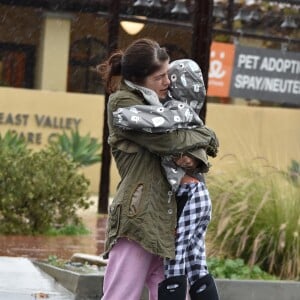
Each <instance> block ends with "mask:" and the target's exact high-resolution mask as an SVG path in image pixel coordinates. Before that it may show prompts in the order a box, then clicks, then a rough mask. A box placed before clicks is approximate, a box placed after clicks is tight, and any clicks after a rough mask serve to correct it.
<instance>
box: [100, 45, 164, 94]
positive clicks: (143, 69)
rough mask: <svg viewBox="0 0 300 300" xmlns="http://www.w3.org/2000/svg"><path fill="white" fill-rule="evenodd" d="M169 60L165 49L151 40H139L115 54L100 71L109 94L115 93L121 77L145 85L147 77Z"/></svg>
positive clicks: (103, 64)
mask: <svg viewBox="0 0 300 300" xmlns="http://www.w3.org/2000/svg"><path fill="white" fill-rule="evenodd" d="M168 59H169V55H168V54H167V51H166V49H165V48H161V47H160V46H159V44H158V43H157V42H155V41H153V40H151V39H138V40H136V41H134V42H133V43H132V44H131V45H129V46H128V47H127V49H126V50H125V51H124V52H123V51H121V50H118V51H116V52H114V53H113V54H112V55H111V56H110V57H109V58H108V59H107V60H106V61H105V62H104V63H102V64H101V65H99V67H98V70H99V72H100V75H101V77H102V78H103V79H104V80H105V88H106V91H107V92H108V93H111V92H114V91H115V90H116V89H117V87H118V85H119V83H120V79H121V77H123V79H126V80H129V81H132V82H133V83H136V84H143V82H144V81H145V79H146V77H147V76H149V75H151V74H153V73H154V72H156V71H157V70H159V69H160V67H161V65H162V64H163V63H164V62H165V61H167V60H168Z"/></svg>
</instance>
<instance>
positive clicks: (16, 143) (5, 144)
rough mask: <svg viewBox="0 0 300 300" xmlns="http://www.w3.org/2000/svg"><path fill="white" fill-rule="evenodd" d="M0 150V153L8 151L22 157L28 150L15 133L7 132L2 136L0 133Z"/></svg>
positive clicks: (24, 142)
mask: <svg viewBox="0 0 300 300" xmlns="http://www.w3.org/2000/svg"><path fill="white" fill-rule="evenodd" d="M0 148H1V152H2V153H3V152H4V151H10V152H12V151H13V152H15V153H18V154H19V155H22V153H28V152H29V151H30V150H29V149H28V148H27V143H26V141H25V140H24V139H22V138H20V137H19V136H18V135H17V133H15V132H12V131H10V130H8V131H7V132H6V133H5V135H4V136H2V135H1V133H0Z"/></svg>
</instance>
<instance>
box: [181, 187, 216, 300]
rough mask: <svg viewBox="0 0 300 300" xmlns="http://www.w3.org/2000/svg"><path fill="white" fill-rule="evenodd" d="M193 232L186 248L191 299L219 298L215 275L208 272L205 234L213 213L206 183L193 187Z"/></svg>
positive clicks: (191, 218) (190, 212)
mask: <svg viewBox="0 0 300 300" xmlns="http://www.w3.org/2000/svg"><path fill="white" fill-rule="evenodd" d="M185 213H186V214H187V215H189V216H190V220H193V222H191V223H192V224H193V226H192V228H193V234H192V237H191V239H190V240H189V241H190V242H189V245H188V247H187V248H186V253H185V262H186V272H187V275H188V279H189V283H190V285H191V289H190V296H191V300H219V296H218V291H217V288H216V285H215V282H214V279H213V277H212V276H211V275H210V274H209V273H208V270H207V264H206V254H205V234H206V229H207V226H208V223H209V221H210V215H211V200H210V197H209V193H208V190H207V188H206V186H205V184H203V183H201V184H198V185H197V186H196V187H194V188H193V189H191V194H190V200H189V206H188V207H187V208H186V211H185V212H184V214H185Z"/></svg>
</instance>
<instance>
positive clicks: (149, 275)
mask: <svg viewBox="0 0 300 300" xmlns="http://www.w3.org/2000/svg"><path fill="white" fill-rule="evenodd" d="M163 280H164V266H163V259H162V258H161V257H159V256H157V255H154V254H152V253H150V252H148V251H146V250H145V249H144V248H142V247H141V246H140V245H139V244H138V243H136V242H134V241H131V240H128V239H126V238H120V239H118V241H117V243H116V244H115V245H114V246H113V248H112V249H111V251H110V252H109V259H108V264H107V267H106V271H105V276H104V283H103V293H104V295H103V297H102V300H124V299H128V300H140V299H141V295H142V292H143V288H144V286H145V285H146V286H147V287H148V290H149V300H157V298H158V295H157V291H158V283H159V282H161V281H163Z"/></svg>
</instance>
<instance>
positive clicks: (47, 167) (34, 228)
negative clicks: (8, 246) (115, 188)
mask: <svg viewBox="0 0 300 300" xmlns="http://www.w3.org/2000/svg"><path fill="white" fill-rule="evenodd" d="M4 148H5V147H1V145H0V232H1V233H13V234H36V233H45V232H46V231H48V230H49V229H50V228H55V227H62V226H66V225H69V224H78V223H80V219H79V217H78V216H77V215H76V211H77V210H78V209H79V208H84V209H86V208H88V207H89V205H90V203H89V202H88V200H87V191H88V186H89V181H88V180H87V179H86V178H85V177H84V175H82V174H79V173H78V171H77V168H76V165H75V164H74V163H73V162H71V161H70V160H69V159H68V158H67V156H66V154H63V153H62V152H61V151H59V150H57V149H55V148H52V147H48V148H46V149H44V150H41V151H39V152H36V153H30V152H26V151H24V152H23V153H22V155H20V153H17V152H16V151H13V150H11V151H7V148H5V149H6V150H5V151H4V150H3V149H4Z"/></svg>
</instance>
